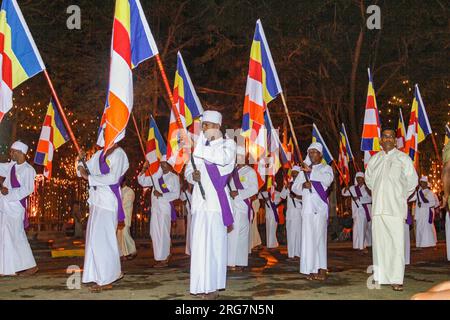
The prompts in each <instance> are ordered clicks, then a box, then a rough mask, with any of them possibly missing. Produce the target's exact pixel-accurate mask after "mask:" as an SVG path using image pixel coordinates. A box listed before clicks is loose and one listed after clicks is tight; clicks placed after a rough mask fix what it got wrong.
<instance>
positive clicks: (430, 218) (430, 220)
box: [417, 189, 433, 224]
mask: <svg viewBox="0 0 450 320" xmlns="http://www.w3.org/2000/svg"><path fill="white" fill-rule="evenodd" d="M417 200H418V202H419V204H420V203H421V202H420V201H422V203H430V201H428V199H427V198H426V197H425V194H424V193H423V190H422V189H420V190H418V191H417ZM428 223H429V224H433V208H429V212H428Z"/></svg>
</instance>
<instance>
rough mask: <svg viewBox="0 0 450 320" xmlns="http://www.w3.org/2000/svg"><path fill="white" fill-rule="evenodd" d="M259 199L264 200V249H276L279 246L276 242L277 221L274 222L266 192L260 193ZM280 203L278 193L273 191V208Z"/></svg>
mask: <svg viewBox="0 0 450 320" xmlns="http://www.w3.org/2000/svg"><path fill="white" fill-rule="evenodd" d="M259 197H260V199H263V200H264V207H265V210H266V247H267V248H268V249H272V248H277V247H278V246H279V244H278V240H277V227H278V222H277V220H275V215H274V213H273V209H272V207H271V206H270V203H269V197H270V195H269V193H268V192H267V191H262V192H260V193H259ZM263 197H264V198H263ZM280 202H281V198H280V192H279V191H275V200H274V201H273V203H274V204H275V206H277V205H278V204H279V203H280ZM277 214H278V210H277Z"/></svg>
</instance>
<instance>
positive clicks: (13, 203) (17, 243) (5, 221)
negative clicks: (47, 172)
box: [0, 162, 36, 275]
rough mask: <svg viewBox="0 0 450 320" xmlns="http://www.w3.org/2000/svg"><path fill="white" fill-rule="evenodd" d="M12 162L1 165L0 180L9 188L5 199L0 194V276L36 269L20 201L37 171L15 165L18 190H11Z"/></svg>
mask: <svg viewBox="0 0 450 320" xmlns="http://www.w3.org/2000/svg"><path fill="white" fill-rule="evenodd" d="M14 164H15V162H9V163H0V177H5V181H4V182H3V186H4V187H6V188H8V194H7V195H6V196H4V195H2V194H1V193H0V274H1V275H14V274H16V272H19V271H24V270H27V269H30V268H33V267H35V266H36V261H35V260H34V257H33V253H32V251H31V248H30V244H29V243H28V239H27V235H26V233H25V229H24V225H23V220H24V218H25V209H24V207H23V206H22V204H21V203H20V200H21V199H23V198H26V197H28V196H29V195H31V194H32V193H33V191H34V178H35V177H36V171H35V170H34V168H33V167H32V166H31V165H30V164H28V163H27V162H24V163H22V164H20V165H19V164H16V177H17V180H18V181H19V183H20V188H12V187H11V183H10V175H11V168H12V166H13V165H14Z"/></svg>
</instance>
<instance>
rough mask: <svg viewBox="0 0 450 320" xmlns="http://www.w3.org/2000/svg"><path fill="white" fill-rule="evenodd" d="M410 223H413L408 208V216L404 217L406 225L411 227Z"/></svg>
mask: <svg viewBox="0 0 450 320" xmlns="http://www.w3.org/2000/svg"><path fill="white" fill-rule="evenodd" d="M412 223H413V218H412V213H411V209H410V208H408V215H407V217H406V224H408V225H412Z"/></svg>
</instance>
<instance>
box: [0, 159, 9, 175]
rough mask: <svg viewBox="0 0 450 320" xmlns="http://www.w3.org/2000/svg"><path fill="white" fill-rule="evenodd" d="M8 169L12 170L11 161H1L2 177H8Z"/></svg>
mask: <svg viewBox="0 0 450 320" xmlns="http://www.w3.org/2000/svg"><path fill="white" fill-rule="evenodd" d="M8 170H10V163H9V162H5V163H0V177H4V178H6V176H7V175H8V173H9V172H8Z"/></svg>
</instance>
